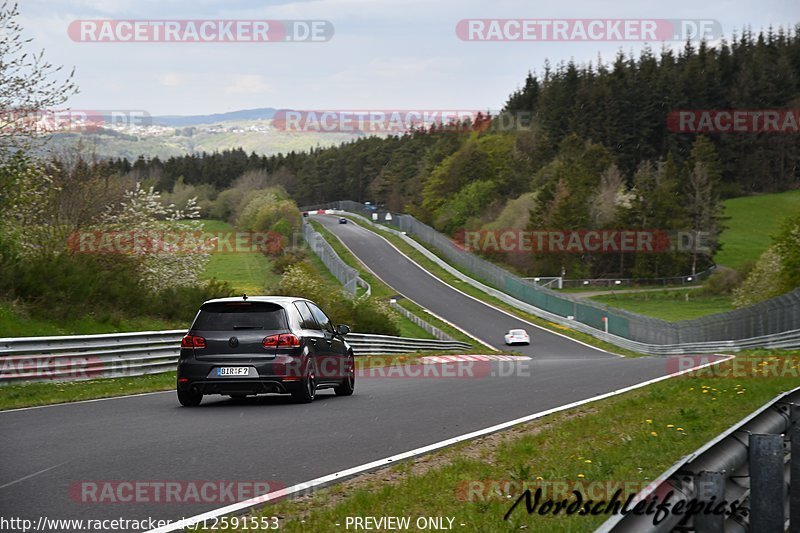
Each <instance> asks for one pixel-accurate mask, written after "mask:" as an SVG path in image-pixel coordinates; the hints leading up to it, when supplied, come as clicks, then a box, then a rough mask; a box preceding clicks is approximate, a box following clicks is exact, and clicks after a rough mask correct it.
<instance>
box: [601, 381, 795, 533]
mask: <svg viewBox="0 0 800 533" xmlns="http://www.w3.org/2000/svg"><path fill="white" fill-rule="evenodd" d="M787 452H788V453H787ZM792 457H795V458H798V457H800V388H797V389H794V390H792V391H789V392H786V393H784V394H781V395H780V396H778V397H777V398H775V399H774V400H772V401H771V402H769V403H767V404H766V405H764V406H763V407H761V408H760V409H759V410H757V411H756V412H754V413H752V414H751V415H749V416H748V417H746V418H745V419H744V420H742V421H741V422H739V423H738V424H736V425H735V426H733V427H732V428H730V429H728V430H727V431H725V432H724V433H722V434H721V435H719V436H717V437H716V438H715V439H713V440H712V441H711V442H709V443H707V444H706V445H704V446H703V447H701V448H700V449H699V450H697V451H695V452H694V453H692V454H690V455H688V456H686V457H684V458H683V459H681V460H680V461H678V462H677V463H675V464H674V465H673V466H672V467H671V468H670V469H669V470H667V471H666V472H664V473H663V474H662V475H661V476H660V477H659V478H658V479H656V480H655V481H653V482H652V483H650V484H649V485H648V486H647V487H646V488H645V489H644V490H643V491H641V492H640V493H639V494H638V495H637V501H638V500H646V501H648V502H650V501H653V500H656V499H657V500H658V502H655V503H662V502H663V503H669V504H670V508H674V505H675V503H676V502H678V501H680V500H683V501H685V502H689V501H690V500H692V499H696V500H697V501H698V502H701V503H703V505H705V504H707V503H708V502H712V501H713V502H715V503H714V504H713V505H717V504H719V503H720V502H721V501H723V500H725V501H726V502H728V503H730V502H732V501H734V500H735V501H737V502H738V504H739V505H740V506H741V507H742V508H744V509H745V510H746V511H747V512H746V513H742V514H738V513H737V514H734V515H731V516H726V515H725V514H717V515H715V514H713V513H708V514H706V513H704V512H703V513H698V514H695V515H694V516H692V517H687V516H685V515H681V514H677V513H668V514H666V515H665V516H664V517H663V521H661V522H659V523H658V524H654V521H653V515H652V514H651V515H646V514H642V515H636V514H633V513H628V514H625V515H623V514H618V515H615V516H612V517H611V518H609V519H608V520H607V521H606V522H604V523H603V524H602V525H601V526H600V528H598V529H597V530H596V531H597V532H598V533H625V532H629V531H630V532H636V533H639V532H644V533H648V532H653V533H656V532H662V531H673V530H678V531H696V532H697V533H710V532H714V533H717V532H723V531H724V532H737V533H738V532H746V531H750V532H751V533H759V532H775V531H785V530H786V528H787V526H789V527H790V530H791V531H798V530H800V461H792V460H791V458H792ZM670 492H672V494H671V495H670ZM787 519H788V521H787Z"/></svg>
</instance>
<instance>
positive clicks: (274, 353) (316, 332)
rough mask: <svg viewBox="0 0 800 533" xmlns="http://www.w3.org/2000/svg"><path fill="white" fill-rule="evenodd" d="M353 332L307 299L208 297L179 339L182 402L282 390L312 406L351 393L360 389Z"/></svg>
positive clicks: (196, 401) (185, 403) (195, 403)
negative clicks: (320, 397) (321, 398)
mask: <svg viewBox="0 0 800 533" xmlns="http://www.w3.org/2000/svg"><path fill="white" fill-rule="evenodd" d="M349 332H350V328H349V327H347V326H345V325H344V324H340V325H338V326H336V327H335V328H334V326H333V324H331V321H330V319H329V318H328V316H327V315H326V314H325V312H324V311H322V309H320V308H319V306H318V305H316V304H315V303H314V302H312V301H309V300H305V299H303V298H292V297H283V296H280V297H279V296H275V297H273V296H254V297H252V298H248V297H246V296H242V297H238V298H220V299H216V300H209V301H207V302H205V303H204V304H203V305H202V306H201V307H200V311H199V312H198V313H197V316H196V317H195V319H194V323H192V327H191V328H190V329H189V332H188V333H187V335H186V336H185V337H183V340H182V341H181V352H180V359H179V360H178V384H177V388H178V400H179V401H180V403H181V405H184V406H187V407H189V406H197V405H199V404H200V402H201V401H202V399H203V395H206V394H223V395H228V396H232V397H234V398H242V397H245V396H248V395H254V394H263V393H279V394H291V395H292V397H293V398H294V399H295V400H296V401H297V402H301V403H309V402H312V401H313V400H314V397H315V396H316V392H317V390H319V389H327V388H332V389H333V390H334V392H335V393H336V394H337V395H339V396H349V395H351V394H353V390H354V388H355V361H354V360H353V350H352V349H351V347H350V345H348V344H347V342H346V341H345V340H344V336H345V335H347V333H349Z"/></svg>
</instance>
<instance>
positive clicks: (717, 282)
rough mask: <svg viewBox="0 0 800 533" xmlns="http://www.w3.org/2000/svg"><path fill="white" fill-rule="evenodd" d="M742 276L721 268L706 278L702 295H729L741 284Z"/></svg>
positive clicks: (734, 271)
mask: <svg viewBox="0 0 800 533" xmlns="http://www.w3.org/2000/svg"><path fill="white" fill-rule="evenodd" d="M742 279H743V278H742V275H741V273H739V272H738V271H736V270H733V269H730V268H721V269H718V270H717V271H716V272H714V273H713V274H711V276H709V277H708V281H706V284H705V285H704V286H703V289H702V292H703V294H708V295H712V296H720V295H723V294H731V293H732V292H733V290H734V289H735V288H737V287H738V286H739V285H741V284H742Z"/></svg>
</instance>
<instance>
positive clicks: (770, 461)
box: [748, 434, 785, 533]
mask: <svg viewBox="0 0 800 533" xmlns="http://www.w3.org/2000/svg"><path fill="white" fill-rule="evenodd" d="M783 457H784V454H783V436H782V435H758V434H754V435H750V456H749V465H748V466H749V469H750V533H770V532H774V531H783V528H784V512H783V511H784V509H783V506H784V502H785V500H784V496H785V493H784V489H785V483H784V473H783V472H784V467H783Z"/></svg>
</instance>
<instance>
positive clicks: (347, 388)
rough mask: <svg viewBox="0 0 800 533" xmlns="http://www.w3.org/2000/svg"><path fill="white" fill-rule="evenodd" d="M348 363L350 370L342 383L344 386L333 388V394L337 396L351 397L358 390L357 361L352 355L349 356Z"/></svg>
mask: <svg viewBox="0 0 800 533" xmlns="http://www.w3.org/2000/svg"><path fill="white" fill-rule="evenodd" d="M347 362H348V366H349V367H350V370H349V371H348V373H347V377H345V378H344V381H342V384H341V385H339V386H338V387H334V388H333V392H335V393H336V396H351V395H352V394H353V391H355V389H356V361H355V359H354V358H353V354H352V353H350V354H348V355H347Z"/></svg>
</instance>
